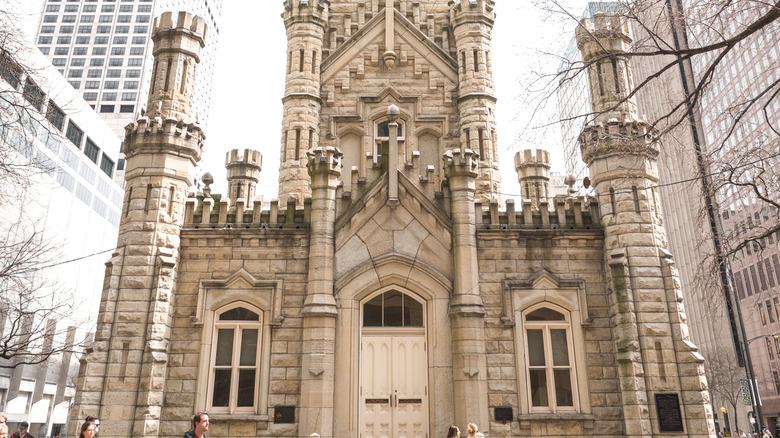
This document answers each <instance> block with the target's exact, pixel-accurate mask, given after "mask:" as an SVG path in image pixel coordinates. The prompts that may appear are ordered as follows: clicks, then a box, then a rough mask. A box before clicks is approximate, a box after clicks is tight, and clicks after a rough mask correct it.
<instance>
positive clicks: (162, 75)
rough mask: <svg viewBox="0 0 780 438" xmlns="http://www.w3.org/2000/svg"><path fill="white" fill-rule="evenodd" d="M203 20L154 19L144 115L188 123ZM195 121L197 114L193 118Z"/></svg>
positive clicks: (187, 16)
mask: <svg viewBox="0 0 780 438" xmlns="http://www.w3.org/2000/svg"><path fill="white" fill-rule="evenodd" d="M206 35H207V27H206V21H205V20H204V19H203V18H201V17H198V16H193V15H192V14H190V13H189V12H184V11H182V12H180V13H179V14H178V16H177V18H176V20H175V21H174V18H173V13H172V12H165V13H163V14H162V15H160V16H158V17H156V18H155V19H154V24H153V26H152V41H154V49H153V51H152V53H153V55H154V66H153V68H152V79H151V86H150V89H149V100H148V102H147V105H146V115H147V116H149V117H162V118H174V119H177V120H183V121H185V122H190V119H191V116H192V114H191V111H192V97H193V96H192V94H193V90H194V86H195V74H196V66H197V64H198V63H199V62H200V54H201V50H202V49H203V48H204V47H205V46H206ZM196 119H197V115H196Z"/></svg>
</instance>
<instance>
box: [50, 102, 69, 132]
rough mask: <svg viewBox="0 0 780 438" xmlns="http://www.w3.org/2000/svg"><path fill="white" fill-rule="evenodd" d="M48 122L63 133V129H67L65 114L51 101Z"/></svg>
mask: <svg viewBox="0 0 780 438" xmlns="http://www.w3.org/2000/svg"><path fill="white" fill-rule="evenodd" d="M46 120H48V121H49V123H51V124H52V125H53V126H54V127H55V128H57V129H58V130H60V131H62V128H63V127H65V112H64V111H62V110H61V109H60V107H58V106H57V105H56V104H55V103H54V102H52V101H51V100H50V101H49V107H48V108H47V110H46Z"/></svg>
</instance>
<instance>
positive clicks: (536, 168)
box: [515, 149, 550, 210]
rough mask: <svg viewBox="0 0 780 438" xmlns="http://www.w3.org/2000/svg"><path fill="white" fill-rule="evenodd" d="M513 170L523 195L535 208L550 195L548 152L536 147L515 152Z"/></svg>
mask: <svg viewBox="0 0 780 438" xmlns="http://www.w3.org/2000/svg"><path fill="white" fill-rule="evenodd" d="M515 170H517V178H518V180H519V182H520V191H521V192H522V195H523V197H524V198H525V199H526V200H528V201H531V205H532V208H533V209H534V210H537V209H538V208H539V204H540V203H541V202H542V201H545V202H546V201H547V199H548V198H549V197H550V153H549V152H547V151H545V150H542V149H537V150H536V154H534V151H532V150H524V151H520V152H518V153H517V154H515Z"/></svg>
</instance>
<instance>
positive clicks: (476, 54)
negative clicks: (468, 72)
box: [474, 49, 479, 73]
mask: <svg viewBox="0 0 780 438" xmlns="http://www.w3.org/2000/svg"><path fill="white" fill-rule="evenodd" d="M478 71H479V50H477V49H474V72H475V73H476V72H478Z"/></svg>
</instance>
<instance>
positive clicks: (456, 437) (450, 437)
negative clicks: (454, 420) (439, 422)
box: [447, 426, 460, 438]
mask: <svg viewBox="0 0 780 438" xmlns="http://www.w3.org/2000/svg"><path fill="white" fill-rule="evenodd" d="M447 438H460V429H458V426H450V430H449V431H448V432H447Z"/></svg>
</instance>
